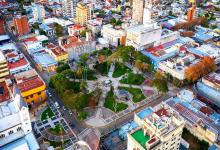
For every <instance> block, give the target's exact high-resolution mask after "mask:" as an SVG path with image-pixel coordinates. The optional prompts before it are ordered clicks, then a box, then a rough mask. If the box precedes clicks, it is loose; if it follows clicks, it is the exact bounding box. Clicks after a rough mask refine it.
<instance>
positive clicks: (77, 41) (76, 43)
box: [63, 36, 87, 49]
mask: <svg viewBox="0 0 220 150" xmlns="http://www.w3.org/2000/svg"><path fill="white" fill-rule="evenodd" d="M67 40H68V44H65V45H63V48H64V49H68V48H71V47H76V46H80V45H84V44H86V43H87V42H86V41H82V40H80V39H78V38H77V37H75V36H69V37H68V38H67Z"/></svg>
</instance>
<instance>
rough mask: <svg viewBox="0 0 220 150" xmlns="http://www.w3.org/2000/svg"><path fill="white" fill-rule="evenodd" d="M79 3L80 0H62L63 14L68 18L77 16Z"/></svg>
mask: <svg viewBox="0 0 220 150" xmlns="http://www.w3.org/2000/svg"><path fill="white" fill-rule="evenodd" d="M77 3H78V0H63V1H62V12H63V16H64V17H66V18H75V16H76V6H77Z"/></svg>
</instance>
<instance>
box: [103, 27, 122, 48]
mask: <svg viewBox="0 0 220 150" xmlns="http://www.w3.org/2000/svg"><path fill="white" fill-rule="evenodd" d="M101 32H102V36H103V38H104V39H106V40H107V41H108V42H109V44H111V45H113V46H116V47H117V46H119V45H125V40H126V32H125V30H123V29H121V28H116V27H113V25H111V24H107V25H103V27H102V31H101Z"/></svg>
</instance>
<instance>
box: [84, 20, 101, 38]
mask: <svg viewBox="0 0 220 150" xmlns="http://www.w3.org/2000/svg"><path fill="white" fill-rule="evenodd" d="M87 28H88V29H89V30H90V31H91V32H92V35H93V36H95V35H98V34H100V33H101V28H102V18H96V19H92V20H89V21H88V24H87Z"/></svg>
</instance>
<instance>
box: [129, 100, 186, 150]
mask: <svg viewBox="0 0 220 150" xmlns="http://www.w3.org/2000/svg"><path fill="white" fill-rule="evenodd" d="M134 122H135V123H136V124H137V125H138V127H136V128H135V129H133V130H131V131H130V132H128V134H127V139H128V140H127V149H128V150H134V149H139V150H149V149H157V150H159V149H179V147H180V141H181V136H182V132H183V127H184V125H185V121H184V119H183V118H182V117H181V116H180V114H179V113H178V112H176V111H175V110H173V109H172V108H171V107H169V106H168V105H167V104H165V103H162V104H160V105H157V106H156V107H154V108H151V107H150V108H145V109H144V110H142V111H140V112H138V113H135V114H134Z"/></svg>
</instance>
